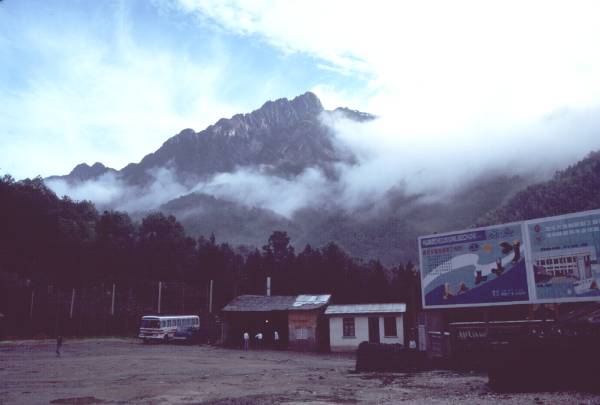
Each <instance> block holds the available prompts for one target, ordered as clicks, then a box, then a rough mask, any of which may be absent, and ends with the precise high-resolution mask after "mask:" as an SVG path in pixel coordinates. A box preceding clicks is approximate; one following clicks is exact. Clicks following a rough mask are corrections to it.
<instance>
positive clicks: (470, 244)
mask: <svg viewBox="0 0 600 405" xmlns="http://www.w3.org/2000/svg"><path fill="white" fill-rule="evenodd" d="M418 242H419V262H420V272H421V288H422V297H423V307H424V308H452V307H469V306H493V305H509V304H527V303H548V302H567V301H568V302H572V301H590V300H600V289H599V283H600V265H599V264H598V252H599V251H600V210H599V211H587V212H582V213H577V214H569V215H562V216H558V217H550V218H542V219H536V220H529V221H522V222H516V223H511V224H504V225H495V226H489V227H485V228H477V229H469V230H463V231H457V232H450V233H444V234H435V235H429V236H423V237H420V238H419V240H418Z"/></svg>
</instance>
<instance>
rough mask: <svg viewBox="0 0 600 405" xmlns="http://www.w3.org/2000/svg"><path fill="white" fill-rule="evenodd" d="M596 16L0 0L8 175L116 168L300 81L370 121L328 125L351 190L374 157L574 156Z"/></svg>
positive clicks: (424, 178)
mask: <svg viewBox="0 0 600 405" xmlns="http://www.w3.org/2000/svg"><path fill="white" fill-rule="evenodd" d="M598 15H600V3H598V2H596V1H562V2H554V1H527V2H524V1H502V2H487V1H452V2H447V1H413V2H404V1H397V2H396V1H377V0H371V1H368V2H365V1H351V0H346V1H337V0H330V1H316V0H315V1H312V0H304V1H266V0H264V1H261V0H256V1H234V0H215V1H211V0H207V1H201V0H131V1H126V0H121V1H118V0H105V1H91V0H70V1H60V0H53V1H47V0H39V1H38V0H3V1H1V2H0V61H1V62H2V63H1V65H2V67H1V68H0V101H1V103H2V108H0V173H9V174H11V175H12V176H13V177H15V178H17V179H21V178H24V177H34V176H37V175H41V176H49V175H55V174H66V173H68V172H70V170H71V169H72V168H73V167H74V166H75V165H77V164H79V163H81V162H87V163H88V164H92V163H94V162H97V161H100V162H102V163H104V164H105V165H107V166H109V167H113V168H116V169H120V168H122V167H123V166H125V165H126V164H128V163H130V162H138V161H139V160H140V159H141V158H142V157H143V156H145V155H146V154H148V153H150V152H152V151H154V150H156V149H157V148H159V147H160V145H161V144H162V143H163V142H164V141H166V140H167V139H168V138H169V137H170V136H173V135H175V134H177V133H178V132H179V131H181V130H182V129H184V128H193V129H194V130H196V131H200V130H202V129H204V128H205V127H207V126H208V125H210V124H212V123H214V122H216V121H217V120H218V119H219V118H222V117H230V116H232V115H234V114H236V113H240V112H249V111H252V110H254V109H256V108H259V107H260V106H261V105H262V104H263V103H264V102H265V101H267V100H269V99H277V98H281V97H287V98H292V97H294V96H297V95H299V94H302V93H304V92H305V91H308V90H310V91H313V92H314V93H315V94H317V96H318V97H319V98H320V99H321V101H322V103H323V104H324V106H325V107H326V108H328V109H333V108H335V107H337V106H348V107H350V108H353V109H359V110H362V111H367V112H370V113H373V114H376V115H378V116H379V117H380V119H379V120H378V121H377V122H376V123H370V124H365V125H361V126H356V125H354V124H351V123H345V122H335V123H332V126H333V127H334V128H335V129H336V131H337V133H338V136H339V139H340V140H341V141H343V142H345V143H346V144H348V145H350V147H351V148H353V150H354V151H355V152H357V154H358V155H360V156H362V157H363V160H362V161H361V162H363V163H364V164H361V165H359V166H358V167H357V168H356V170H353V171H349V172H347V173H345V176H344V177H343V179H342V182H346V183H347V184H351V185H353V187H349V188H347V189H346V191H347V193H349V194H348V195H349V197H351V196H352V195H354V197H355V198H360V195H361V194H364V193H369V192H370V190H369V187H370V186H368V184H367V183H371V182H372V180H371V179H373V178H374V177H381V176H379V173H381V171H382V170H387V171H393V172H403V173H405V176H404V177H403V178H398V177H397V176H391V177H390V178H389V180H388V181H387V182H385V181H384V182H382V183H381V185H380V186H379V190H380V192H385V190H387V189H389V188H391V187H393V186H394V184H395V183H397V182H398V181H400V180H403V179H406V178H409V177H410V178H414V177H415V176H416V177H419V178H420V181H419V184H418V185H417V184H416V183H415V184H413V186H414V187H416V188H415V189H414V191H422V188H423V187H426V186H427V185H428V184H432V183H431V182H432V181H433V180H435V181H434V182H440V181H443V182H452V181H454V180H455V179H456V177H457V176H465V175H468V174H469V173H471V172H472V171H473V170H474V169H478V168H480V167H485V166H490V162H496V163H497V164H496V163H495V164H492V166H493V168H494V169H496V170H501V169H503V168H505V167H507V166H515V165H516V166H520V167H521V166H527V167H529V168H535V167H537V166H539V165H541V166H542V167H543V166H544V165H548V164H549V162H551V163H552V165H553V167H555V166H556V165H558V164H567V163H569V162H573V161H575V160H577V159H581V158H582V157H584V156H585V154H586V153H587V152H589V151H590V150H593V149H598V148H600V136H598V131H597V130H598V129H600V119H599V118H596V117H600V114H598V112H600V111H599V107H600V74H598V72H600V24H598V23H597V16H598ZM398 156H402V157H403V158H402V159H401V160H402V162H401V163H399V160H400V159H398ZM499 160H501V162H498V161H499ZM440 162H444V164H445V165H447V166H446V167H444V165H440ZM427 167H435V168H436V169H435V170H429V171H428V170H425V169H424V168H427ZM448 167H452V168H457V167H460V168H461V169H460V170H458V171H457V170H447V168H448ZM303 176H304V177H302V179H303V180H306V179H309V180H310V179H313V178H314V173H312V172H309V173H304V174H303ZM220 178H221V179H222V178H223V176H222V175H221V177H220ZM234 179H236V181H239V179H237V178H236V177H234ZM302 179H301V180H302ZM309 183H310V184H314V182H313V181H312V180H310V181H309ZM424 185H425V186H424ZM209 188H210V187H209Z"/></svg>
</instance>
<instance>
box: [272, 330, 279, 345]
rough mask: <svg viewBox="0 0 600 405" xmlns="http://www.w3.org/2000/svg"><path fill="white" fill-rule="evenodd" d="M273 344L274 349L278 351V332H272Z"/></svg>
mask: <svg viewBox="0 0 600 405" xmlns="http://www.w3.org/2000/svg"><path fill="white" fill-rule="evenodd" d="M273 342H274V343H275V348H276V349H279V332H277V331H275V332H273Z"/></svg>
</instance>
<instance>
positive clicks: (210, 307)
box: [208, 280, 214, 314]
mask: <svg viewBox="0 0 600 405" xmlns="http://www.w3.org/2000/svg"><path fill="white" fill-rule="evenodd" d="M213 283H214V282H213V280H210V290H209V291H208V312H209V313H211V314H212V305H213Z"/></svg>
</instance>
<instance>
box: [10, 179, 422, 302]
mask: <svg viewBox="0 0 600 405" xmlns="http://www.w3.org/2000/svg"><path fill="white" fill-rule="evenodd" d="M0 212H1V213H2V214H1V215H2V218H1V220H2V221H1V222H2V225H3V226H2V227H1V228H0V235H1V238H2V243H1V244H0V245H1V247H0V248H1V249H2V251H1V254H0V272H4V273H12V274H18V275H19V276H20V277H22V278H27V279H30V280H32V282H33V283H38V284H51V285H55V286H59V287H62V288H70V287H74V286H81V285H86V284H87V285H89V284H93V283H100V282H115V281H119V282H128V283H135V282H139V281H143V280H149V281H172V282H175V281H177V282H185V283H193V284H196V285H197V284H200V285H202V284H206V283H207V282H208V280H214V282H215V284H216V285H217V286H218V288H217V289H216V297H215V303H216V305H217V306H219V305H224V304H225V303H226V302H227V301H228V300H230V299H231V298H233V297H234V296H235V295H238V294H244V293H246V294H248V293H255V294H263V293H264V292H265V288H264V286H265V279H266V277H267V276H270V277H272V280H273V289H272V290H273V293H274V294H299V293H331V294H333V296H334V301H335V302H385V301H390V300H395V301H398V300H401V301H404V300H406V299H408V298H410V297H409V296H410V294H412V292H413V291H414V290H415V287H416V283H417V276H416V272H415V271H414V268H413V265H412V264H411V263H407V264H406V265H402V264H401V265H398V266H396V267H392V268H386V267H384V266H383V265H382V264H381V263H380V262H379V261H376V260H373V261H369V262H363V261H361V260H359V259H355V258H352V257H350V256H349V255H348V254H347V253H346V252H344V251H343V250H342V249H341V248H340V247H339V246H338V245H336V244H335V243H328V244H326V245H325V246H323V247H321V248H313V247H311V246H310V245H306V247H305V248H304V249H303V250H302V251H300V252H299V253H296V252H295V250H294V248H293V247H292V245H291V243H290V242H291V241H290V238H289V236H288V235H287V233H286V232H283V231H274V232H273V233H272V234H271V236H270V237H269V238H268V240H266V241H265V245H264V246H263V247H262V249H261V250H258V249H249V248H244V247H234V246H231V245H229V244H228V243H217V241H216V240H215V238H214V236H208V237H204V236H201V237H199V238H197V239H194V238H191V237H189V236H187V235H186V233H185V231H184V229H183V227H182V226H181V224H180V223H179V222H178V221H177V220H176V219H175V217H173V216H166V215H164V214H163V213H159V212H155V213H150V214H148V215H146V216H145V217H144V218H143V219H142V220H141V222H139V223H134V222H133V221H132V220H131V218H130V217H129V215H128V214H126V213H124V212H118V211H104V212H102V213H99V212H98V211H97V210H96V208H95V207H94V205H93V204H92V203H90V202H87V201H83V202H75V201H72V200H70V199H68V198H66V197H63V198H62V199H59V198H58V197H57V196H56V195H55V194H54V193H53V192H52V191H51V190H49V189H48V188H47V187H46V186H45V185H44V182H43V181H42V180H41V179H39V178H38V179H34V180H29V179H27V180H23V181H18V182H17V181H15V180H14V179H13V178H12V177H10V176H4V177H3V178H1V179H0ZM413 298H414V297H413Z"/></svg>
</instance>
